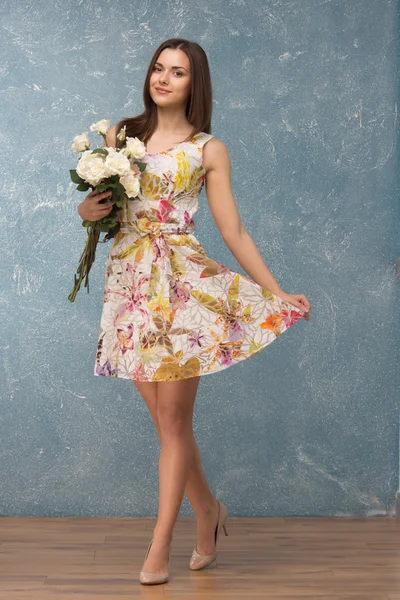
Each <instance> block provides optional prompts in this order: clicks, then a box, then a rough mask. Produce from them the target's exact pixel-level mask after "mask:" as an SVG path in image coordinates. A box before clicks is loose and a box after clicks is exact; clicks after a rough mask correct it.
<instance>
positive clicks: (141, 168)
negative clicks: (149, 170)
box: [135, 162, 146, 173]
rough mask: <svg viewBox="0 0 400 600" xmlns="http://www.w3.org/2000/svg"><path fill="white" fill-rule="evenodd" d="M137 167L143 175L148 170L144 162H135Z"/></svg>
mask: <svg viewBox="0 0 400 600" xmlns="http://www.w3.org/2000/svg"><path fill="white" fill-rule="evenodd" d="M135 165H137V166H138V167H139V169H140V171H141V173H143V171H144V170H145V168H146V163H143V162H135Z"/></svg>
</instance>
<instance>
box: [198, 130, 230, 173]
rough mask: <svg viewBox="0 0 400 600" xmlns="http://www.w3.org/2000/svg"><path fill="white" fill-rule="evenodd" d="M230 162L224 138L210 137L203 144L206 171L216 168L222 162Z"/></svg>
mask: <svg viewBox="0 0 400 600" xmlns="http://www.w3.org/2000/svg"><path fill="white" fill-rule="evenodd" d="M221 161H222V162H229V152H228V148H227V147H226V145H225V144H224V142H223V141H222V140H220V139H219V138H216V137H214V136H213V137H212V138H210V139H209V140H208V141H207V142H206V143H205V144H204V146H203V165H204V168H205V169H206V171H208V170H210V169H213V168H215V166H216V165H217V164H219V163H220V162H221Z"/></svg>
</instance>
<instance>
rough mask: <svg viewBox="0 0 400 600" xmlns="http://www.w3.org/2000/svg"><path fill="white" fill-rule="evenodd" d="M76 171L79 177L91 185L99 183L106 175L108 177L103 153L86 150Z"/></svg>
mask: <svg viewBox="0 0 400 600" xmlns="http://www.w3.org/2000/svg"><path fill="white" fill-rule="evenodd" d="M76 172H77V173H78V175H79V177H82V179H84V180H85V181H87V182H88V183H90V184H91V185H97V184H98V183H99V181H101V180H102V179H103V178H104V177H107V168H106V166H105V161H104V157H103V156H102V155H101V154H93V153H92V151H91V150H86V151H85V152H84V153H83V154H82V156H81V158H80V159H79V162H78V166H77V167H76Z"/></svg>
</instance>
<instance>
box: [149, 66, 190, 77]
mask: <svg viewBox="0 0 400 600" xmlns="http://www.w3.org/2000/svg"><path fill="white" fill-rule="evenodd" d="M153 71H161V67H153ZM174 73H176V74H177V75H181V76H182V75H183V73H182V71H174Z"/></svg>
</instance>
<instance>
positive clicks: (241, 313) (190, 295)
mask: <svg viewBox="0 0 400 600" xmlns="http://www.w3.org/2000/svg"><path fill="white" fill-rule="evenodd" d="M212 137H213V136H212V135H211V134H207V133H204V132H201V133H199V134H197V135H195V136H194V137H192V138H191V140H190V141H186V142H181V143H179V144H176V145H175V146H173V147H172V148H169V149H168V150H165V151H163V152H159V153H157V154H148V153H146V155H145V157H144V158H143V159H142V161H143V162H146V169H145V171H143V172H142V174H141V176H140V177H141V178H140V192H139V195H138V197H136V198H134V199H128V198H127V196H125V202H124V206H123V207H122V209H121V210H120V212H119V221H120V231H119V232H118V233H117V235H116V237H115V238H113V242H112V246H111V248H110V251H109V255H108V258H107V261H106V274H105V282H104V304H103V311H102V315H101V322H100V331H99V336H98V346H97V354H96V360H95V367H94V374H95V375H100V376H112V377H120V378H123V379H131V380H137V381H176V380H178V379H186V378H188V377H194V376H197V375H208V374H210V373H217V372H218V371H222V370H223V369H226V368H227V367H230V366H231V365H234V364H236V363H238V362H240V361H242V360H244V359H245V358H249V357H250V356H252V355H253V354H256V353H257V352H259V351H260V350H262V349H263V348H264V347H265V346H267V345H268V344H270V343H271V342H273V341H274V340H275V339H276V338H277V337H279V336H280V335H281V334H282V333H283V332H284V331H286V329H288V328H289V327H291V325H293V324H294V323H296V321H298V320H299V319H300V318H301V317H302V314H301V312H300V311H299V310H298V308H297V307H295V306H293V305H292V304H289V303H288V302H284V301H283V300H281V299H280V298H279V297H277V296H275V295H274V294H272V293H271V292H270V291H268V290H266V289H264V288H262V287H261V286H259V285H258V284H257V283H255V282H254V281H252V280H251V279H249V278H248V277H245V276H243V275H241V274H239V273H236V272H234V271H232V270H231V269H229V268H228V267H225V266H224V265H222V264H220V263H219V262H217V261H216V260H213V259H212V258H210V257H208V256H207V254H206V252H205V250H204V248H203V246H202V245H201V243H200V242H199V240H198V239H197V238H196V237H195V235H194V232H195V229H196V228H195V223H194V220H193V218H194V215H195V214H196V212H197V210H198V195H199V193H200V191H201V189H202V187H203V185H204V182H205V169H204V167H203V164H202V151H203V146H204V144H205V143H206V142H207V141H208V140H209V139H211V138H212Z"/></svg>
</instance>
